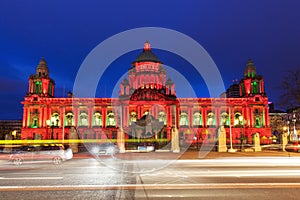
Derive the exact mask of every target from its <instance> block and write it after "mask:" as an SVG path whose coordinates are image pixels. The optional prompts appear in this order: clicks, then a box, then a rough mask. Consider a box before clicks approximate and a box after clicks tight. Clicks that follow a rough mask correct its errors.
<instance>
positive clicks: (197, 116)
mask: <svg viewBox="0 0 300 200" xmlns="http://www.w3.org/2000/svg"><path fill="white" fill-rule="evenodd" d="M201 125H202V115H201V113H200V112H195V113H194V115H193V126H201Z"/></svg>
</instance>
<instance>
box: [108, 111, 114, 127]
mask: <svg viewBox="0 0 300 200" xmlns="http://www.w3.org/2000/svg"><path fill="white" fill-rule="evenodd" d="M106 125H107V126H116V117H115V114H114V113H113V112H112V111H110V112H109V113H108V114H107V120H106Z"/></svg>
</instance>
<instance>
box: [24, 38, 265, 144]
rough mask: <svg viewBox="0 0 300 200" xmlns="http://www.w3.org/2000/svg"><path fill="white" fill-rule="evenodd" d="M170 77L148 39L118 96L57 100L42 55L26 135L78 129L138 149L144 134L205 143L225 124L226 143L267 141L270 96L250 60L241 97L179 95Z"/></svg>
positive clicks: (65, 134)
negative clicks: (243, 140)
mask: <svg viewBox="0 0 300 200" xmlns="http://www.w3.org/2000/svg"><path fill="white" fill-rule="evenodd" d="M166 77H167V74H166V70H165V68H164V66H163V64H162V62H161V61H160V60H159V59H158V57H157V56H156V55H155V54H154V53H153V52H152V50H151V47H150V43H149V42H146V43H145V44H144V48H143V51H142V52H141V53H140V55H138V56H137V58H136V60H135V61H134V62H133V63H132V66H131V68H130V69H129V70H128V78H124V79H123V81H122V82H121V84H120V91H119V98H76V97H72V95H71V94H70V95H68V98H56V97H55V95H54V92H55V82H54V80H53V79H51V78H50V76H49V69H48V66H47V63H46V61H45V60H44V59H42V60H41V61H40V63H39V64H38V66H37V68H36V74H34V75H31V76H30V78H29V86H28V92H27V94H26V96H25V99H24V101H23V102H22V103H23V105H24V113H23V123H22V139H36V138H41V139H62V138H65V139H68V138H69V137H70V131H72V127H75V128H76V131H77V134H78V136H79V138H81V139H117V140H118V139H120V138H122V139H124V141H125V142H124V143H125V148H136V143H135V142H139V141H140V140H141V139H145V138H146V139H149V138H151V139H152V140H151V141H160V140H161V141H162V140H163V141H165V142H169V141H171V140H172V137H174V135H172V130H173V129H174V128H176V129H177V130H178V132H177V134H178V135H177V136H178V138H179V140H180V144H183V143H188V144H190V143H194V142H197V143H198V144H199V143H200V144H201V143H203V142H204V141H210V140H211V141H214V140H215V139H216V138H217V129H218V128H219V127H220V126H224V127H225V130H226V135H227V138H228V142H229V135H230V132H231V133H232V139H233V143H239V142H240V141H241V138H245V139H246V142H247V143H252V135H253V134H255V133H259V134H260V137H261V143H268V142H269V138H270V136H271V129H270V121H269V111H268V98H267V96H266V94H265V91H264V81H263V77H262V76H260V75H257V74H256V67H255V66H254V63H253V62H252V61H251V60H249V61H248V62H247V64H246V67H245V71H244V78H242V79H241V80H240V82H239V84H238V85H239V97H238V98H177V97H176V92H175V83H174V82H173V81H172V80H171V79H167V78H166ZM122 141H123V140H122ZM127 141H128V142H127Z"/></svg>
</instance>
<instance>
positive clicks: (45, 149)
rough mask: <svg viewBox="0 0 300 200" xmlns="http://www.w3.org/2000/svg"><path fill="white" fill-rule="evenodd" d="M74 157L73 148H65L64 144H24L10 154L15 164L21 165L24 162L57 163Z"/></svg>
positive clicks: (10, 158)
mask: <svg viewBox="0 0 300 200" xmlns="http://www.w3.org/2000/svg"><path fill="white" fill-rule="evenodd" d="M72 158H73V152H72V150H71V149H67V150H65V149H64V146H63V145H37V146H24V147H22V148H21V149H20V150H18V151H15V152H14V153H12V154H11V155H10V156H9V160H10V161H11V162H12V163H13V164H14V165H21V164H23V162H52V163H53V164H56V165H57V164H60V163H61V162H62V161H66V160H69V159H72Z"/></svg>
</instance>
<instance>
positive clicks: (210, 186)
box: [0, 183, 300, 191]
mask: <svg viewBox="0 0 300 200" xmlns="http://www.w3.org/2000/svg"><path fill="white" fill-rule="evenodd" d="M237 188H244V189H258V188H273V189H274V188H300V183H203V184H128V185H126V184H123V185H59V186H58V185H55V186H51V185H49V186H1V187H0V191H45V190H47V191H57V190H59V191H63V190H145V189H146V190H162V189H237Z"/></svg>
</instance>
